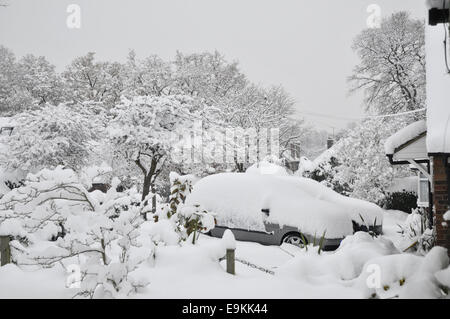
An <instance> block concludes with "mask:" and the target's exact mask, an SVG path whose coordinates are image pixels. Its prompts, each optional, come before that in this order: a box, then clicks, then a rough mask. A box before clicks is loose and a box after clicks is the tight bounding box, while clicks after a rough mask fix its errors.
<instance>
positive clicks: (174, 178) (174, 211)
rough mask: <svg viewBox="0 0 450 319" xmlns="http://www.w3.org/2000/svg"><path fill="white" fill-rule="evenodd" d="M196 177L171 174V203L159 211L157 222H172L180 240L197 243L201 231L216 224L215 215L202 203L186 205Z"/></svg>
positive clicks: (156, 215) (204, 231) (209, 228)
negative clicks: (204, 207) (203, 206)
mask: <svg viewBox="0 0 450 319" xmlns="http://www.w3.org/2000/svg"><path fill="white" fill-rule="evenodd" d="M194 179H195V177H194V176H192V175H185V176H180V175H178V174H176V173H173V172H172V173H171V174H170V181H171V184H172V186H171V192H170V197H169V203H168V204H166V205H165V206H163V207H162V208H161V209H160V210H159V212H157V213H156V214H155V215H154V216H153V219H154V220H155V222H156V223H159V222H164V223H167V222H169V223H171V224H172V225H173V227H174V229H175V232H176V233H177V235H178V241H187V240H191V242H192V244H195V242H196V240H197V238H198V236H199V234H200V233H202V232H203V233H206V232H208V231H210V230H211V229H212V228H214V226H215V220H214V216H213V215H212V214H211V213H209V212H208V211H206V210H205V209H203V208H202V207H201V206H200V205H186V204H185V200H186V197H187V195H189V194H190V193H191V191H192V188H193V183H194Z"/></svg>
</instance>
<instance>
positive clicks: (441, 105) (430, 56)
mask: <svg viewBox="0 0 450 319" xmlns="http://www.w3.org/2000/svg"><path fill="white" fill-rule="evenodd" d="M446 2H447V3H446V8H449V6H450V0H446ZM428 5H431V6H432V7H437V8H442V7H443V1H442V0H441V1H439V0H436V1H432V0H428ZM444 38H445V29H444V28H443V26H442V25H437V26H429V25H427V26H426V29H425V41H426V44H425V47H426V63H427V149H428V153H450V74H449V73H447V69H446V65H445V52H444V48H443V45H442V41H443V40H444Z"/></svg>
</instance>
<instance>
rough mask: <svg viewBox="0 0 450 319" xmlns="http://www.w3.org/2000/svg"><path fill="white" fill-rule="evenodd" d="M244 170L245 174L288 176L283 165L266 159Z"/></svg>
mask: <svg viewBox="0 0 450 319" xmlns="http://www.w3.org/2000/svg"><path fill="white" fill-rule="evenodd" d="M245 172H246V173H247V174H255V175H277V176H289V173H288V172H287V171H286V169H285V168H284V167H282V166H280V165H277V164H274V163H270V162H267V161H261V162H259V163H255V164H253V165H252V166H250V167H249V168H247V170H246V171H245Z"/></svg>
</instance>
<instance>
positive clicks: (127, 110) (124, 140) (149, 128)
mask: <svg viewBox="0 0 450 319" xmlns="http://www.w3.org/2000/svg"><path fill="white" fill-rule="evenodd" d="M194 111H195V106H194V104H193V101H192V100H191V99H190V98H188V97H185V96H145V97H136V98H133V99H131V100H128V99H124V100H123V101H122V103H120V104H119V105H117V106H116V107H114V108H113V109H112V110H111V112H112V114H113V116H114V119H113V120H112V121H111V123H110V126H109V128H108V130H109V133H110V136H111V138H112V141H113V143H114V145H115V148H116V150H117V156H120V157H121V158H123V159H124V160H126V161H128V162H130V163H133V164H134V165H136V166H137V167H138V168H139V170H140V171H141V173H142V177H143V185H142V201H144V200H146V198H147V196H148V195H149V194H150V192H152V193H155V181H156V179H157V178H158V176H159V174H160V173H161V172H162V170H163V168H164V166H165V165H166V163H167V162H168V161H169V160H170V159H169V155H170V151H171V149H172V147H173V145H174V142H175V141H174V138H176V137H178V136H179V135H183V134H186V133H189V132H190V127H191V126H192V120H191V119H192V115H193V113H192V112H194ZM153 198H155V197H153ZM154 202H155V200H153V204H154ZM154 210H155V205H153V212H154Z"/></svg>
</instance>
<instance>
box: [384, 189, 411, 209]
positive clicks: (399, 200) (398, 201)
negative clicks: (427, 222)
mask: <svg viewBox="0 0 450 319" xmlns="http://www.w3.org/2000/svg"><path fill="white" fill-rule="evenodd" d="M379 205H380V206H382V207H384V208H385V209H388V210H401V211H402V212H405V213H410V212H411V211H412V210H413V209H416V208H417V194H416V193H414V192H409V191H402V192H393V193H388V194H387V195H386V197H385V198H384V199H383V200H382V201H381V202H380V203H379Z"/></svg>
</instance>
